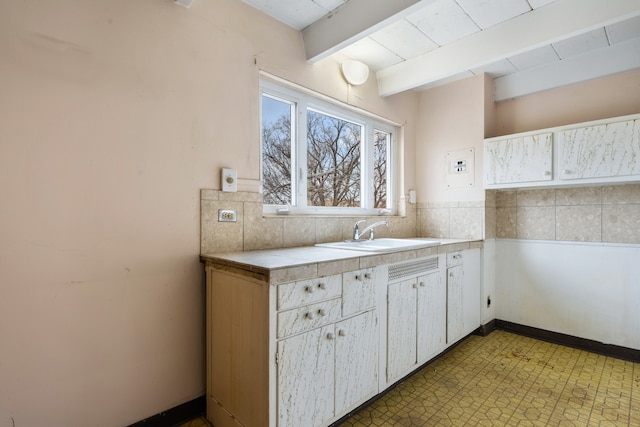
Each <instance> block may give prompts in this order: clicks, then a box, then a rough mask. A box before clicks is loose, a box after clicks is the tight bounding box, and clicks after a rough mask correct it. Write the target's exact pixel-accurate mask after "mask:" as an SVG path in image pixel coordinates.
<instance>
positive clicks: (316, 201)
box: [261, 81, 396, 215]
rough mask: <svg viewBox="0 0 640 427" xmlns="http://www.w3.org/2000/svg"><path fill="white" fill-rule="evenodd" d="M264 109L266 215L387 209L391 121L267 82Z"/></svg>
mask: <svg viewBox="0 0 640 427" xmlns="http://www.w3.org/2000/svg"><path fill="white" fill-rule="evenodd" d="M322 98H324V97H322ZM261 112H262V114H261V129H262V138H261V140H262V141H261V143H262V164H261V166H262V190H263V195H264V212H265V213H289V212H291V213H299V214H347V215H348V214H353V215H365V214H368V215H373V214H376V215H377V214H381V213H392V209H391V208H392V206H393V203H392V201H393V199H392V196H393V194H392V191H391V190H392V188H393V186H392V174H391V167H390V166H391V165H392V158H391V157H392V153H393V150H392V148H393V141H394V136H395V133H396V128H395V126H393V125H392V124H389V123H387V122H385V121H383V120H381V119H377V118H374V117H372V116H369V115H367V114H366V113H363V112H360V111H354V110H353V109H351V108H349V107H348V106H346V105H339V104H338V103H337V101H334V100H328V99H321V97H320V96H314V94H311V93H307V92H302V91H297V90H294V89H291V88H289V87H283V86H280V85H276V84H274V83H272V82H270V81H263V82H262V87H261Z"/></svg>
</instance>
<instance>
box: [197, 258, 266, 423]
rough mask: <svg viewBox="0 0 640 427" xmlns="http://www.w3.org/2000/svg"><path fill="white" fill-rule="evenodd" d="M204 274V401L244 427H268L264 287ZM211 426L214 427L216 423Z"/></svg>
mask: <svg viewBox="0 0 640 427" xmlns="http://www.w3.org/2000/svg"><path fill="white" fill-rule="evenodd" d="M207 271H208V273H209V276H210V279H209V278H208V289H207V290H208V291H209V294H208V295H207V335H208V339H209V340H210V341H209V344H208V350H209V357H208V359H209V361H208V364H207V366H208V368H209V371H208V373H207V376H208V378H207V385H208V386H209V389H208V390H207V395H208V398H209V399H207V400H210V398H213V399H215V401H216V402H218V403H217V404H219V405H221V406H222V407H224V408H225V410H226V411H228V412H229V413H231V414H232V415H233V416H234V417H235V418H237V419H238V421H239V422H240V423H242V424H243V425H250V426H267V425H268V422H269V414H268V408H269V385H268V384H269V381H268V380H269V360H270V358H269V354H268V350H269V345H268V343H269V285H268V284H267V283H264V282H260V281H257V280H254V279H251V278H245V277H242V276H238V275H235V274H232V273H227V272H224V271H219V270H215V269H208V270H207ZM208 404H209V403H208ZM215 413H221V411H215ZM211 421H212V422H213V423H214V425H217V424H216V421H217V420H211Z"/></svg>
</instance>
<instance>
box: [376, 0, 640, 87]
mask: <svg viewBox="0 0 640 427" xmlns="http://www.w3.org/2000/svg"><path fill="white" fill-rule="evenodd" d="M638 15H640V0H607V1H606V2H605V1H602V0H556V1H555V2H553V3H550V4H548V5H546V6H544V7H541V8H539V9H534V10H533V11H531V12H528V13H525V14H522V15H520V16H517V17H515V18H513V19H510V20H508V21H505V22H503V23H501V24H498V25H496V26H493V27H490V28H487V29H485V30H483V31H480V32H477V33H474V34H472V35H470V36H468V37H466V38H463V39H461V40H458V41H455V42H453V43H451V44H448V45H446V46H443V47H440V48H438V49H435V50H433V51H431V52H428V53H425V54H423V55H420V56H418V57H416V58H413V59H409V60H407V61H404V62H401V63H399V64H396V65H393V66H391V67H389V68H386V69H384V70H380V71H378V72H377V73H376V77H377V79H378V91H379V93H380V95H381V96H388V95H393V94H395V93H399V92H402V91H405V90H408V89H411V88H414V87H418V86H422V85H426V84H429V83H433V82H435V81H437V80H439V79H441V78H444V77H446V76H449V75H452V74H458V73H461V72H463V71H466V70H470V69H474V68H479V67H482V66H484V65H486V64H489V63H492V62H495V61H499V60H502V59H504V58H507V57H509V56H513V55H516V54H519V53H522V52H525V51H527V50H531V49H535V48H538V47H541V46H544V45H547V44H549V43H553V42H556V41H558V40H562V39H564V38H567V37H572V36H575V35H578V34H581V33H584V32H587V31H590V30H593V29H595V28H598V27H601V26H604V25H609V24H612V23H615V22H619V21H622V20H624V19H627V18H631V17H633V16H638ZM567 17H570V19H568V18H567Z"/></svg>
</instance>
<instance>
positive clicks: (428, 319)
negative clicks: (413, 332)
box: [417, 270, 447, 364]
mask: <svg viewBox="0 0 640 427" xmlns="http://www.w3.org/2000/svg"><path fill="white" fill-rule="evenodd" d="M446 300H447V293H446V287H445V284H444V282H443V281H442V280H440V270H438V271H434V272H433V273H430V274H427V275H425V276H420V277H418V307H417V322H418V326H417V327H418V331H417V334H418V338H417V347H418V348H417V351H418V354H417V359H418V364H420V363H423V362H426V361H428V360H429V359H430V358H431V357H433V356H435V355H436V354H438V353H440V352H441V351H442V350H443V349H444V346H445V342H444V339H445V333H446V321H447V305H446V303H445V301H446Z"/></svg>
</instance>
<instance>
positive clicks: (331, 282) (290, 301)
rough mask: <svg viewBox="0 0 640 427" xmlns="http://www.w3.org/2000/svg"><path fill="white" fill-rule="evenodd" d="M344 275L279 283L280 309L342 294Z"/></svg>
mask: <svg viewBox="0 0 640 427" xmlns="http://www.w3.org/2000/svg"><path fill="white" fill-rule="evenodd" d="M341 285H342V276H341V275H339V274H336V275H334V276H326V277H319V278H316V279H308V280H300V281H297V282H292V283H283V284H282V285H278V310H287V309H290V308H294V307H300V306H302V305H307V304H311V303H314V302H318V301H323V300H326V299H330V298H335V297H337V296H340V293H341V291H342V286H341Z"/></svg>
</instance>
